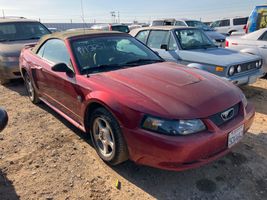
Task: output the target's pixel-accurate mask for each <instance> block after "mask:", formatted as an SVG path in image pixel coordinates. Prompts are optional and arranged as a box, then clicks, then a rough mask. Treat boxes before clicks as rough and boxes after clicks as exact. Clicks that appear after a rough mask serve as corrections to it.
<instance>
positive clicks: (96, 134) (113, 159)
mask: <svg viewBox="0 0 267 200" xmlns="http://www.w3.org/2000/svg"><path fill="white" fill-rule="evenodd" d="M90 135H91V139H92V142H93V144H94V147H95V150H96V152H97V154H98V155H99V157H100V158H101V159H102V160H103V161H104V162H106V163H107V164H109V165H113V166H114V165H118V164H120V163H122V162H124V161H126V160H128V149H127V145H126V143H125V141H124V138H123V136H122V133H121V129H120V126H119V123H118V122H117V120H116V119H115V117H114V116H113V115H112V114H111V113H110V112H109V111H107V110H106V109H105V108H102V107H100V108H97V109H95V110H94V111H93V113H92V115H91V117H90Z"/></svg>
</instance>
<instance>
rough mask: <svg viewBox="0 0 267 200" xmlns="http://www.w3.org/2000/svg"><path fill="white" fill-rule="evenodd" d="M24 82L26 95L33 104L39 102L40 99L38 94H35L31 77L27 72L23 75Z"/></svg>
mask: <svg viewBox="0 0 267 200" xmlns="http://www.w3.org/2000/svg"><path fill="white" fill-rule="evenodd" d="M24 83H25V86H26V89H27V92H28V96H29V98H30V100H31V102H32V103H34V104H37V103H39V102H40V99H39V98H38V95H37V94H36V91H35V89H34V87H33V85H32V81H31V78H30V76H29V75H28V74H27V73H25V75H24Z"/></svg>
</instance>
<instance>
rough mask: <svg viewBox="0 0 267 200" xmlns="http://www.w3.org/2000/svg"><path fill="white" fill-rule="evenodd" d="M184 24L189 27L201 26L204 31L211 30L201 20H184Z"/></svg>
mask: <svg viewBox="0 0 267 200" xmlns="http://www.w3.org/2000/svg"><path fill="white" fill-rule="evenodd" d="M186 24H187V25H188V26H191V27H196V28H201V29H202V30H204V31H213V29H212V28H211V27H209V26H207V25H206V24H204V23H202V22H201V21H195V20H190V21H186Z"/></svg>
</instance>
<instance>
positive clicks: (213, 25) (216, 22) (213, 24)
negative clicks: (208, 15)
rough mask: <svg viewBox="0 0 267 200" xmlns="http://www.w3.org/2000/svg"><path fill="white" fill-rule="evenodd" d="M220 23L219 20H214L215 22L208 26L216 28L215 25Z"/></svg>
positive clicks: (217, 25)
mask: <svg viewBox="0 0 267 200" xmlns="http://www.w3.org/2000/svg"><path fill="white" fill-rule="evenodd" d="M220 23H221V21H215V22H213V23H212V24H211V25H210V26H211V27H212V28H216V27H219V26H220Z"/></svg>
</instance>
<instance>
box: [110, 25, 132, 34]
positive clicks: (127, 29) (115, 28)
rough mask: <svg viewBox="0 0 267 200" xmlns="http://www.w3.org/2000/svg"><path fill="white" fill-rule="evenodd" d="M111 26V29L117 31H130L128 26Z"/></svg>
mask: <svg viewBox="0 0 267 200" xmlns="http://www.w3.org/2000/svg"><path fill="white" fill-rule="evenodd" d="M111 28H112V30H113V31H119V32H124V33H129V32H130V30H129V28H128V26H112V27H111Z"/></svg>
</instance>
